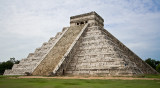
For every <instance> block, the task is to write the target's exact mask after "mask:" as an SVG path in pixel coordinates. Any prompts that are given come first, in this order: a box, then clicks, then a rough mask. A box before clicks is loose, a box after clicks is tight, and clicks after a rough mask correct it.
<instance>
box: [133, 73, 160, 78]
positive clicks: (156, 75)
mask: <svg viewBox="0 0 160 88" xmlns="http://www.w3.org/2000/svg"><path fill="white" fill-rule="evenodd" d="M133 77H135V78H159V79H160V74H145V75H138V76H133Z"/></svg>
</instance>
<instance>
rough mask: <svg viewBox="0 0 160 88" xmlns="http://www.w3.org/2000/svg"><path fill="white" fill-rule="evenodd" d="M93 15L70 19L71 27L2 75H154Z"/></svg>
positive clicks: (150, 69)
mask: <svg viewBox="0 0 160 88" xmlns="http://www.w3.org/2000/svg"><path fill="white" fill-rule="evenodd" d="M103 22H104V20H103V18H102V17H100V16H99V15H98V14H97V13H96V12H90V13H85V14H81V15H76V16H72V17H70V27H65V28H63V30H62V32H59V33H57V35H56V36H55V37H52V38H50V39H49V41H48V42H46V43H43V45H42V46H41V47H40V48H37V49H36V50H35V52H34V53H30V54H29V55H28V57H27V58H25V59H22V60H21V61H20V63H19V64H14V66H13V68H12V69H11V70H5V73H4V75H26V73H30V74H31V75H80V76H84V75H89V76H132V75H139V74H157V72H156V71H155V70H154V69H153V68H152V67H150V66H149V65H148V64H147V63H145V62H144V61H143V60H142V59H141V58H139V57H138V56H137V55H136V54H135V53H134V52H132V51H131V50H130V49H128V48H127V47H126V46H125V45H124V44H122V43H121V42H120V41H119V40H118V39H117V38H115V37H114V36H113V35H112V34H110V33H109V32H108V31H107V30H105V29H104V28H103Z"/></svg>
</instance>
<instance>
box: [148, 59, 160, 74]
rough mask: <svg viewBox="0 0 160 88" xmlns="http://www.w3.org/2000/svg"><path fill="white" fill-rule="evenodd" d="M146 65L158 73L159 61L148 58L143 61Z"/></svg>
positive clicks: (159, 68) (159, 70)
mask: <svg viewBox="0 0 160 88" xmlns="http://www.w3.org/2000/svg"><path fill="white" fill-rule="evenodd" d="M145 62H146V63H147V64H149V65H150V66H151V67H152V68H154V69H155V70H157V71H158V72H160V61H158V60H154V59H151V58H148V59H146V60H145Z"/></svg>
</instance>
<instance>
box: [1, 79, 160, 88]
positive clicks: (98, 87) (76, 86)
mask: <svg viewBox="0 0 160 88" xmlns="http://www.w3.org/2000/svg"><path fill="white" fill-rule="evenodd" d="M8 84H9V85H8ZM159 86H160V80H99V79H92V80H89V79H87V80H84V79H38V78H37V79H17V78H14V79H9V78H1V79H0V88H159Z"/></svg>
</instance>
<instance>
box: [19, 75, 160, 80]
mask: <svg viewBox="0 0 160 88" xmlns="http://www.w3.org/2000/svg"><path fill="white" fill-rule="evenodd" d="M18 78H53V79H121V80H160V79H159V78H133V77H79V76H74V77H68V76H64V77H43V76H20V77H18Z"/></svg>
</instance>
